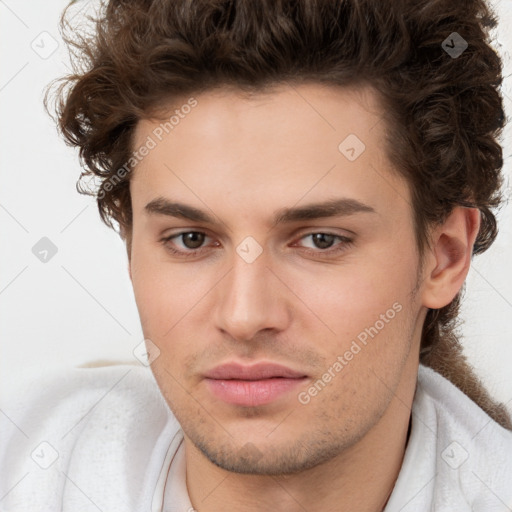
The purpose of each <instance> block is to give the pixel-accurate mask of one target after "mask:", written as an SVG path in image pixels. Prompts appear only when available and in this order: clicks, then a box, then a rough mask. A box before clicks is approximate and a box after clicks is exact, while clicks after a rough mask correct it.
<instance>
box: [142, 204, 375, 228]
mask: <svg viewBox="0 0 512 512" xmlns="http://www.w3.org/2000/svg"><path fill="white" fill-rule="evenodd" d="M144 209H145V211H146V212H147V213H149V214H156V215H166V216H169V217H177V218H180V219H185V220H190V221H192V222H203V223H207V224H215V223H216V220H215V217H214V216H212V215H210V214H209V213H207V212H206V211H204V210H201V209H199V208H196V207H194V206H190V205H187V204H184V203H178V202H173V201H170V200H168V199H166V198H164V197H158V198H156V199H153V200H152V201H150V202H149V203H148V204H147V205H146V206H145V208H144ZM356 213H377V212H376V211H375V209H374V208H372V207H371V206H368V205H367V204H364V203H361V202H360V201H357V200H356V199H350V198H340V199H332V200H329V201H325V202H321V203H312V204H308V205H305V206H300V207H292V208H281V209H279V210H278V211H277V212H276V214H275V215H274V218H273V220H272V227H275V226H277V225H278V224H284V223H291V222H297V221H304V220H314V219H320V218H325V217H342V216H343V217H344V216H349V215H354V214H356Z"/></svg>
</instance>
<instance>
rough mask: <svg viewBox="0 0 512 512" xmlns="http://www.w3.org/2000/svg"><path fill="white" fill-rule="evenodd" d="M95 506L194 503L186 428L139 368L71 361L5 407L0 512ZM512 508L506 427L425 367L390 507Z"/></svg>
mask: <svg viewBox="0 0 512 512" xmlns="http://www.w3.org/2000/svg"><path fill="white" fill-rule="evenodd" d="M226 508H227V509H228V508H229V507H226ZM98 510H100V511H102V512H124V511H126V512H128V511H129V512H134V511H136V512H146V511H147V512H191V511H192V510H193V508H192V504H191V502H190V499H189V496H188V493H187V487H186V482H185V453H184V444H183V434H182V431H181V429H180V426H179V424H178V422H177V420H176V419H175V418H174V416H173V414H172V413H171V412H170V410H169V408H168V406H167V404H166V403H165V401H164V399H163V397H162V396H161V394H160V391H159V389H158V387H157V385H156V382H155V380H154V377H153V375H152V373H151V371H150V370H149V369H148V368H145V367H142V366H135V365H126V364H122V365H114V366H107V367H101V368H75V369H72V370H69V371H68V372H67V373H66V374H65V375H62V376H61V377H60V378H57V379H56V378H52V379H48V380H46V382H44V381H43V382H41V381H38V382H34V383H33V384H32V385H30V386H28V387H27V388H26V389H24V392H23V393H22V394H20V395H18V399H17V400H16V401H15V402H12V403H10V404H5V405H3V406H2V407H1V409H0V511H2V512H25V511H34V512H35V511H37V512H41V511H44V512H53V511H63V512H89V511H95V512H98ZM511 510H512V432H510V431H508V430H506V429H504V428H502V427H500V426H499V425H498V424H497V423H496V422H494V421H493V420H492V419H491V418H490V417H489V416H487V414H486V413H485V412H483V411H482V410H481V409H480V408H479V407H478V406H477V405H476V404H475V403H473V402H472V401H471V400H470V399H469V398H468V397H467V396H466V395H464V394H463V393H462V392H461V391H460V390H458V389H457V388H456V387H455V386H453V385H452V384H451V383H450V382H449V381H447V380H446V379H445V378H443V377H442V376H441V375H439V374H437V373H435V372H434V371H432V370H431V369H429V368H426V367H423V366H420V368H419V373H418V387H417V390H416V394H415V398H414V403H413V408H412V426H411V434H410V438H409V441H408V444H407V448H406V452H405V456H404V461H403V465H402V468H401V470H400V474H399V476H398V479H397V481H396V484H395V487H394V489H393V492H392V494H391V496H390V499H389V501H388V504H387V506H386V509H385V512H413V511H414V512H430V511H435V512H448V511H449V512H465V511H468V512H469V511H471V512H506V511H511Z"/></svg>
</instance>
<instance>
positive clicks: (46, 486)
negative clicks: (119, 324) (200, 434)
mask: <svg viewBox="0 0 512 512" xmlns="http://www.w3.org/2000/svg"><path fill="white" fill-rule="evenodd" d="M2 412H3V415H0V416H1V418H0V430H1V432H2V435H1V441H0V473H1V474H2V478H0V496H4V495H7V497H6V498H5V501H4V502H3V503H4V504H5V506H7V504H9V503H10V504H12V507H13V509H14V510H31V506H30V504H29V498H28V496H32V499H34V496H37V501H36V503H38V506H39V509H47V510H61V509H62V507H63V503H64V502H66V503H69V504H71V503H72V504H73V505H74V506H76V507H77V508H78V509H80V507H82V509H84V508H83V507H84V503H82V502H84V500H85V501H87V499H86V498H88V499H89V505H90V500H91V499H92V498H94V500H93V501H94V502H95V503H97V506H99V507H100V508H103V507H102V506H101V505H100V503H101V504H102V505H103V506H107V508H109V507H110V506H114V505H116V506H117V505H119V503H123V502H124V503H125V504H126V505H128V503H130V507H127V508H126V510H129V509H130V508H132V507H133V506H135V503H137V502H138V500H139V499H141V497H142V495H143V494H144V492H145V487H147V486H148V485H149V487H151V485H152V483H149V482H148V479H149V480H151V479H153V480H155V479H156V478H157V476H158V475H157V471H158V470H159V468H158V463H159V461H158V460H155V458H157V459H158V458H159V457H162V458H163V457H164V456H165V452H166V450H167V448H168V446H169V442H170V439H172V437H173V435H175V434H176V432H177V431H178V430H179V424H178V423H177V421H176V419H175V418H174V416H173V415H172V413H171V412H170V410H169V408H168V407H167V405H166V403H165V401H164V399H163V397H162V395H161V393H160V391H159V389H158V386H157V384H156V381H155V380H154V377H153V374H152V373H151V370H150V369H149V368H147V367H144V366H142V365H139V364H137V365H135V364H116V365H108V366H102V367H93V368H72V369H69V370H66V371H64V372H61V373H60V374H58V375H56V376H55V375H54V376H46V377H41V378H39V379H36V380H34V381H32V382H30V383H27V384H25V385H23V386H22V387H20V388H19V389H18V390H16V393H12V394H11V396H10V397H7V398H6V400H5V403H4V404H2ZM157 448H158V450H157ZM153 467H154V469H152V468H153ZM13 486H14V487H13ZM108 487H110V489H109V493H110V495H109V496H107V493H106V492H105V489H106V488H108ZM123 494H124V495H123ZM116 495H118V496H116ZM116 499H118V500H120V501H118V502H116ZM33 505H34V503H32V507H33ZM85 509H87V510H88V508H85ZM118 510H124V508H123V507H118Z"/></svg>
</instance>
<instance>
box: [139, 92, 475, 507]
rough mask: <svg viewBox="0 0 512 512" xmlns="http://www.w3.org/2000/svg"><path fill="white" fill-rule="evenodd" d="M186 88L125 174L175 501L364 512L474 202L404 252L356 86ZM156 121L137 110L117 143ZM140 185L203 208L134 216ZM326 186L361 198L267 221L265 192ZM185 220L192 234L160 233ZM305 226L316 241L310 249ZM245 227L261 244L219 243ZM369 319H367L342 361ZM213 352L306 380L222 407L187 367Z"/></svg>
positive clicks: (282, 204) (149, 193)
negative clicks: (251, 403)
mask: <svg viewBox="0 0 512 512" xmlns="http://www.w3.org/2000/svg"><path fill="white" fill-rule="evenodd" d="M195 98H196V100H197V102H198V103H197V106H196V107H195V108H194V109H193V110H192V111H191V112H190V113H189V114H187V115H186V116H185V117H184V118H183V119H180V122H179V124H178V125H176V126H175V127H174V129H173V130H172V131H171V132H170V133H169V134H167V135H166V136H165V137H163V138H162V140H161V141H158V143H157V144H156V147H154V148H153V149H151V151H149V153H148V154H147V156H145V157H144V159H142V161H141V162H140V163H138V164H137V166H136V168H135V170H134V172H133V176H132V180H131V184H130V191H131V196H132V205H133V231H132V246H131V254H130V263H129V269H130V276H131V279H132V283H133V288H134V293H135V298H136V302H137V306H138V310H139V313H140V318H141V322H142V327H143V331H144V335H145V337H146V338H147V339H150V340H151V343H152V344H154V345H156V346H157V347H158V349H159V350H160V353H159V356H158V357H157V358H156V359H155V360H154V361H153V363H152V366H151V367H152V371H153V373H154V375H155V378H156V380H157V382H158V385H159V387H160V389H161V391H162V394H163V396H164V397H165V399H166V401H167V403H168V404H169V406H170V408H171V409H172V411H173V412H174V414H175V416H176V417H177V419H178V421H179V422H180V424H181V426H182V428H183V431H184V435H185V450H186V461H187V487H188V491H189V494H190V497H191V501H192V504H193V506H194V508H195V509H196V510H199V511H201V512H202V511H217V510H219V511H220V510H225V509H226V504H229V508H232V509H233V510H236V509H237V508H238V509H240V510H244V511H252V510H270V509H272V510H278V511H279V510H283V511H284V510H286V511H294V510H304V509H306V510H308V511H315V510H322V511H330V510H333V511H334V510H337V511H339V510H355V509H357V510H358V511H379V510H382V508H383V507H384V504H385V502H386V500H387V498H388V495H389V493H390V492H391V490H392V487H393V484H394V482H395V480H396V477H397V475H398V472H399V470H400V466H401V463H402V458H403V453H404V449H405V446H406V441H407V430H408V425H409V418H410V408H411V404H412V400H413V396H414V391H415V385H416V376H417V369H418V359H419V358H418V353H419V344H420V336H421V328H422V325H423V322H424V319H425V315H426V312H427V308H440V307H442V306H444V305H446V304H448V303H449V302H450V301H451V300H452V298H453V297H454V296H455V294H456V293H457V291H458V290H459V289H460V287H461V286H462V284H463V282H464V279H465V277H466V275H467V272H468V269H469V264H470V258H471V248H472V245H473V243H474V239H475V237H476V234H477V231H478V227H479V215H478V212H477V211H476V210H474V209H466V208H456V209H455V210H454V211H453V213H452V215H451V216H450V217H449V218H448V219H447V220H446V222H445V223H444V224H443V225H441V226H437V227H436V228H435V229H434V230H433V231H432V245H431V249H429V250H428V251H427V253H426V254H425V258H424V262H423V263H424V264H423V266H422V267H421V266H420V258H419V254H418V250H417V248H416V242H415V236H414V226H413V215H412V207H411V204H410V192H409V190H408V186H407V184H406V183H405V182H404V181H403V180H401V179H400V178H399V177H398V175H397V174H396V173H394V172H393V169H391V168H390V165H389V163H388V162H387V160H386V157H385V153H384V142H383V141H384V133H385V132H384V129H385V123H384V122H383V116H382V112H381V111H380V109H379V103H378V98H377V96H376V93H375V92H374V91H373V90H372V89H370V88H359V89H358V90H357V91H354V90H349V89H340V88H332V87H328V86H324V85H319V84H302V85H300V86H293V87H291V86H289V85H282V86H279V87H277V88H275V89H274V90H272V91H270V92H267V93H265V94H259V95H252V96H248V95H246V94H242V93H241V92H239V91H237V90H234V89H228V88H224V89H220V90H214V91H209V92H206V93H203V94H200V95H197V96H196V97H195ZM186 101H187V98H183V103H186ZM176 105H178V106H179V105H180V102H174V103H173V107H172V108H171V107H170V108H169V111H170V115H171V114H172V112H173V110H174V108H176ZM161 122H162V121H161V120H142V121H140V122H139V123H138V126H137V130H136V133H135V140H134V149H136V148H138V147H140V146H141V145H142V144H144V142H145V141H146V140H147V137H148V136H152V133H154V132H153V130H155V128H156V127H158V126H159V124H160V123H161ZM349 134H355V135H356V136H357V137H358V138H359V139H360V140H361V141H362V142H363V143H364V144H365V149H364V151H363V152H362V153H361V154H360V155H359V156H358V157H357V158H356V159H355V160H353V161H350V160H349V159H347V158H346V156H345V155H344V154H342V152H341V151H340V150H339V149H338V146H339V144H340V143H341V142H342V141H343V140H344V139H345V138H346V137H347V136H348V135H349ZM153 138H154V137H153ZM157 198H165V199H167V200H169V201H173V202H180V203H185V204H188V205H190V206H194V207H196V208H198V209H201V210H204V211H205V212H206V213H208V214H209V215H211V216H213V217H214V223H205V222H202V221H201V222H199V221H191V220H186V219H180V218H176V217H171V216H167V215H162V214H158V213H149V212H147V211H146V210H145V206H146V205H147V204H148V203H149V202H150V201H153V200H155V199H157ZM338 198H350V199H355V200H357V201H359V202H361V203H364V204H366V205H368V206H370V207H371V208H373V210H374V212H359V213H354V214H351V215H345V216H338V217H323V218H313V219H308V220H300V221H295V222H290V223H283V224H281V225H277V226H273V225H272V219H273V216H274V214H275V213H276V212H278V211H279V210H280V209H282V208H290V207H301V206H305V205H308V204H311V203H317V202H323V201H326V200H330V199H338ZM189 231H196V232H200V233H205V235H206V236H205V237H204V241H202V240H203V239H202V238H199V243H197V242H195V245H194V241H192V242H190V241H188V240H187V239H186V238H183V237H179V236H176V237H175V238H173V239H171V240H167V241H166V242H163V241H162V239H163V238H164V237H170V236H171V235H176V234H178V233H183V232H189ZM315 233H329V234H332V235H335V237H334V238H332V237H331V238H329V237H327V238H325V239H324V240H326V241H327V242H328V243H327V244H326V245H327V247H326V245H324V246H322V245H319V244H318V243H315V238H314V237H313V236H311V235H313V234H315ZM336 236H341V237H347V238H349V239H350V240H351V242H350V243H346V242H344V241H343V240H344V239H337V238H336ZM246 237H252V238H253V239H254V240H255V241H256V242H257V244H258V246H259V247H260V248H261V249H262V252H261V254H260V255H259V256H258V257H257V258H256V259H255V260H254V261H252V262H251V263H248V262H247V261H246V260H245V259H244V258H242V257H241V256H240V254H239V253H238V252H237V247H238V246H239V245H240V244H241V243H242V242H243V241H244V240H245V239H246ZM193 240H194V239H193ZM201 241H202V245H201ZM251 243H252V242H251ZM329 244H330V245H329ZM198 245H199V247H200V249H199V251H200V252H199V253H197V254H195V255H192V256H190V255H187V251H188V252H189V254H190V252H192V251H194V247H197V246H198ZM242 246H243V245H242ZM254 247H257V246H256V245H254V244H253V245H252V246H250V249H249V250H250V251H254V250H255V249H254ZM170 248H174V249H176V250H179V251H181V255H180V256H178V255H175V254H173V253H171V252H170ZM308 251H309V252H308ZM328 251H330V253H329V252H328ZM253 254H254V253H253ZM393 305H395V310H394V311H395V314H394V315H393V318H392V319H390V318H389V316H391V314H390V313H386V312H388V311H389V310H390V309H393ZM398 309H399V311H397V310H398ZM382 315H384V317H385V318H384V320H388V321H387V322H384V320H382V318H383V317H382ZM379 320H381V323H379V324H377V323H376V322H377V321H379ZM382 323H383V324H384V326H383V327H382V328H380V326H381V324H382ZM372 326H374V328H375V326H378V327H377V330H378V333H377V334H374V336H373V337H369V338H368V340H367V343H366V345H363V344H362V343H361V342H358V345H359V346H360V350H359V351H357V349H353V352H355V351H357V353H355V354H354V353H353V356H352V357H350V356H348V357H349V358H350V359H348V358H346V357H345V356H344V354H346V352H347V351H350V349H351V347H354V345H353V342H354V341H356V342H357V340H358V339H360V338H358V336H361V333H362V332H364V331H365V329H369V328H370V327H372ZM372 332H374V331H372ZM149 349H150V353H151V350H152V346H149ZM338 356H342V357H343V358H344V359H343V360H344V361H345V363H344V364H343V365H342V369H341V370H339V371H337V370H335V369H333V365H334V363H335V362H336V361H339V359H338ZM228 361H237V362H240V363H242V364H252V363H255V362H257V361H258V362H276V363H280V364H283V365H285V366H288V367H290V368H292V369H294V370H297V371H300V372H301V373H303V374H304V375H307V377H308V378H307V379H306V380H305V382H304V384H303V385H302V384H301V386H300V389H299V388H298V389H296V390H294V391H292V392H290V393H287V394H285V395H282V396H280V397H278V398H277V399H276V400H274V401H273V402H271V403H269V404H266V405H260V406H256V407H244V406H236V405H232V404H228V403H225V402H224V401H222V400H220V399H218V398H217V397H215V396H213V395H212V393H211V392H210V391H209V389H208V387H207V385H206V383H205V380H204V378H203V376H204V373H205V372H206V371H208V370H210V369H212V368H214V367H215V366H218V365H219V364H222V363H225V362H228ZM329 368H331V372H330V375H331V379H330V380H329V382H327V383H326V385H325V386H323V387H321V390H320V391H318V392H317V393H316V394H314V396H312V393H309V392H308V390H309V389H310V388H311V386H312V385H313V384H314V383H315V382H316V381H318V379H322V378H323V379H324V382H325V380H327V378H326V377H322V376H324V375H325V373H326V372H328V370H329ZM338 368H339V367H338ZM299 392H303V393H306V394H307V396H309V398H310V400H309V401H308V403H307V404H304V403H301V401H300V400H299V399H298V393H299ZM308 393H309V394H308ZM302 396H303V397H304V394H303V395H302ZM342 507H343V508H342Z"/></svg>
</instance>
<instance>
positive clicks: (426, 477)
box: [386, 365, 512, 512]
mask: <svg viewBox="0 0 512 512" xmlns="http://www.w3.org/2000/svg"><path fill="white" fill-rule="evenodd" d="M395 490H396V496H395V501H396V502H398V498H400V500H401V502H402V503H407V506H405V508H404V509H403V512H406V511H408V510H415V511H416V512H417V511H423V510H425V511H426V510H436V511H440V512H444V511H452V510H458V511H466V510H467V511H481V512H484V511H485V512H492V511H496V512H498V511H501V510H503V509H504V505H505V504H506V505H507V506H508V507H510V506H512V432H511V431H509V430H507V429H505V428H503V427H502V426H501V425H499V424H498V423H496V422H495V421H494V420H493V419H492V418H491V417H490V416H488V415H487V413H485V412H484V411H483V410H482V409H481V408H480V407H479V406H478V405H477V404H476V403H475V402H473V401H472V400H471V399H470V398H469V397H468V396H466V395H465V394H464V393H463V392H462V391H461V390H460V389H458V388H457V387H456V386H454V385H453V384H452V383H451V382H450V381H449V380H447V379H446V378H445V377H443V376H442V375H440V374H439V373H437V372H435V371H434V370H432V369H431V368H427V367H425V366H423V365H420V367H419V370H418V383H417V389H416V394H415V397H414V402H413V407H412V429H411V435H410V439H409V442H408V445H407V448H406V452H405V455H404V460H403V464H402V470H401V472H400V475H399V478H398V480H397V483H396V485H395ZM395 501H393V505H394V504H395ZM386 510H388V509H386ZM389 510H394V508H393V507H391V508H389Z"/></svg>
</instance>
